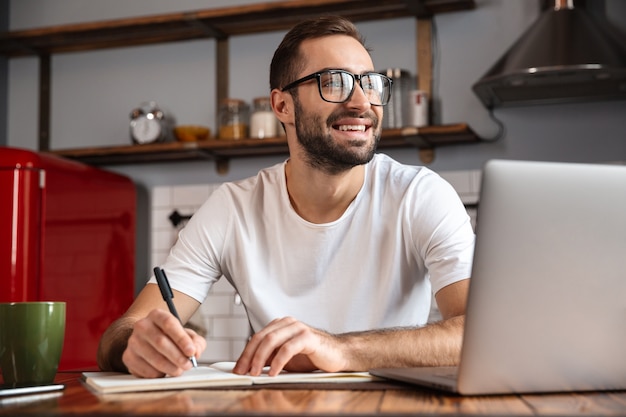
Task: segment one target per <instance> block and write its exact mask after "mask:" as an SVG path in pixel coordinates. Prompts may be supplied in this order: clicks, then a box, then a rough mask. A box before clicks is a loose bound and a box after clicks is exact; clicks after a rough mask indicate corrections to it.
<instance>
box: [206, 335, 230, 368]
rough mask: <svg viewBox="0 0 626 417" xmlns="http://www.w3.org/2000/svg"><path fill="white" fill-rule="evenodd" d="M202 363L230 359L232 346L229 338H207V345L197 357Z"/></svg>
mask: <svg viewBox="0 0 626 417" xmlns="http://www.w3.org/2000/svg"><path fill="white" fill-rule="evenodd" d="M199 360H200V362H202V363H213V362H219V361H232V360H233V357H232V347H231V342H230V341H229V340H211V339H208V340H207V346H206V349H205V350H204V352H202V355H200V358H199Z"/></svg>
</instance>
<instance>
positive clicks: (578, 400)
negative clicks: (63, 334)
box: [0, 372, 626, 416]
mask: <svg viewBox="0 0 626 417" xmlns="http://www.w3.org/2000/svg"><path fill="white" fill-rule="evenodd" d="M56 381H57V382H59V383H63V384H65V386H66V388H65V390H63V391H61V392H57V393H48V394H41V395H39V396H35V395H33V396H22V397H13V398H5V399H2V400H0V415H2V416H4V415H7V416H9V415H10V416H17V415H20V416H21V415H27V416H28V415H31V416H32V415H51V416H58V415H72V416H78V415H93V416H97V415H109V416H130V415H132V416H135V415H176V416H183V415H219V416H235V415H239V416H242V415H254V416H262V415H271V416H276V415H289V416H290V415H317V416H321V415H323V416H331V415H339V414H347V415H350V416H371V415H447V416H450V415H490V416H493V415H497V416H510V415H514V416H527V415H549V416H580V415H584V416H600V415H602V416H604V415H610V416H626V391H617V392H604V393H572V394H544V395H507V396H485V397H460V396H455V395H448V394H442V393H439V392H435V391H430V390H426V389H420V388H414V387H409V386H407V385H403V384H392V383H390V384H388V386H387V387H386V388H384V389H371V388H367V387H365V386H364V388H361V389H356V390H348V389H303V388H300V387H293V386H292V387H290V388H288V389H274V388H267V387H264V388H260V389H259V388H254V389H220V390H215V389H207V390H200V389H196V390H181V391H161V392H148V393H132V394H109V395H104V396H98V395H95V394H93V393H92V392H91V391H90V390H89V389H87V388H86V387H85V386H84V385H83V383H82V382H81V374H80V373H78V372H60V373H59V374H58V375H57V378H56ZM365 384H368V383H365ZM383 385H384V384H383ZM325 387H326V388H327V387H328V385H325ZM379 387H380V384H379Z"/></svg>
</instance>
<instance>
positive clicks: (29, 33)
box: [0, 0, 480, 171]
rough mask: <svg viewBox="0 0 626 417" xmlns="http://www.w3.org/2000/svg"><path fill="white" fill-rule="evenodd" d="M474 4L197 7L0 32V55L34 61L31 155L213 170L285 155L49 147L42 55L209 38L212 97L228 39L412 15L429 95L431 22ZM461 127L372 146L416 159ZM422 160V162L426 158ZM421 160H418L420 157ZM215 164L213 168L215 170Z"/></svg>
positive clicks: (231, 145) (46, 69)
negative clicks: (333, 21)
mask: <svg viewBox="0 0 626 417" xmlns="http://www.w3.org/2000/svg"><path fill="white" fill-rule="evenodd" d="M474 7H475V3H474V0H290V1H274V2H268V3H257V4H252V5H245V6H236V7H226V8H216V9H206V10H197V11H191V12H182V13H170V14H161V15H152V16H144V17H136V18H126V19H117V20H106V21H99V22H90V23H79V24H68V25H61V26H51V27H44V28H37V29H27V30H17V31H10V32H4V33H0V55H4V56H6V57H8V58H13V57H20V56H38V57H39V150H40V151H42V152H46V151H47V152H49V153H51V154H55V155H60V156H63V157H67V158H71V159H75V160H78V161H82V162H84V163H88V164H92V165H119V164H136V163H148V162H151V163H154V162H166V161H187V160H206V159H209V160H215V161H217V162H218V165H219V166H218V171H220V170H223V168H224V166H227V162H228V159H230V158H242V157H253V156H262V155H277V154H287V144H286V141H285V139H284V138H272V139H264V140H258V139H246V140H240V141H219V140H209V141H205V142H194V143H180V142H171V143H162V144H153V145H134V146H133V145H128V146H112V147H98V148H83V149H64V150H50V107H51V98H50V91H51V88H50V79H51V63H50V56H51V55H52V54H58V53H70V52H78V51H90V50H98V49H105V48H120V47H125V46H139V45H150V44H157V43H165V42H175V41H184V40H192V39H207V38H212V39H216V40H217V47H216V78H217V80H218V81H217V84H216V94H217V99H218V102H219V101H220V99H222V98H224V97H228V95H227V93H228V92H227V87H226V86H227V85H228V39H229V38H230V37H231V36H236V35H245V34H253V33H260V32H268V31H277V30H287V29H289V28H291V27H292V26H293V25H294V24H296V23H297V22H299V21H301V20H303V19H306V18H311V17H314V16H319V15H323V14H327V13H332V14H338V15H342V16H345V17H347V18H349V19H351V20H352V21H355V22H359V21H367V20H382V19H391V18H400V17H415V18H417V20H416V22H417V21H419V25H418V27H417V29H418V39H417V44H418V45H417V49H418V56H419V60H418V65H419V69H418V70H419V73H420V80H419V89H420V90H423V91H426V92H427V93H428V94H429V96H430V93H431V82H432V74H431V71H432V60H431V56H432V51H431V36H432V33H431V31H432V24H431V21H430V19H431V17H432V16H433V15H434V14H438V13H444V12H452V11H460V10H470V9H473V8H474ZM479 140H480V139H479V138H478V136H477V135H476V134H475V133H474V132H472V131H471V129H469V127H468V126H467V125H466V124H462V123H461V124H454V125H444V126H427V127H423V128H415V127H407V128H404V129H392V130H388V131H385V132H383V137H382V139H381V143H380V145H379V148H380V149H384V148H398V147H404V148H408V147H416V148H418V149H420V150H421V151H422V150H423V151H424V152H420V157H422V156H424V155H426V154H427V153H430V156H429V158H431V159H432V154H433V149H434V148H435V147H439V146H445V145H452V144H462V143H472V142H478V141H479ZM427 159H428V158H427ZM422 160H423V161H424V162H426V161H425V160H424V158H422ZM220 167H221V168H220Z"/></svg>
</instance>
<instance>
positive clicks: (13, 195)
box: [0, 161, 44, 302]
mask: <svg viewBox="0 0 626 417" xmlns="http://www.w3.org/2000/svg"><path fill="white" fill-rule="evenodd" d="M1 162H2V161H0V277H2V279H1V283H2V285H1V287H2V291H0V302H9V301H32V300H39V297H40V295H41V288H40V286H39V276H40V272H41V246H40V243H41V239H40V232H41V223H42V220H41V217H42V189H41V181H42V180H41V178H42V176H43V175H44V174H43V172H42V171H41V170H39V169H35V168H29V167H22V166H21V165H20V164H18V165H17V166H16V164H13V166H8V165H6V164H5V165H2V164H1Z"/></svg>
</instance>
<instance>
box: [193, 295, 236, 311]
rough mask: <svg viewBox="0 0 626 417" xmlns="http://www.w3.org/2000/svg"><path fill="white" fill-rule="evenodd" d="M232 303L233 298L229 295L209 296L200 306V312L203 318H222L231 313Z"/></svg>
mask: <svg viewBox="0 0 626 417" xmlns="http://www.w3.org/2000/svg"><path fill="white" fill-rule="evenodd" d="M232 303H233V298H232V296H231V295H229V294H209V295H208V296H207V298H206V299H205V300H204V302H203V303H202V304H201V305H200V310H201V311H202V314H203V315H204V316H220V315H221V316H224V315H228V313H229V312H230V311H231V307H230V304H232Z"/></svg>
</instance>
